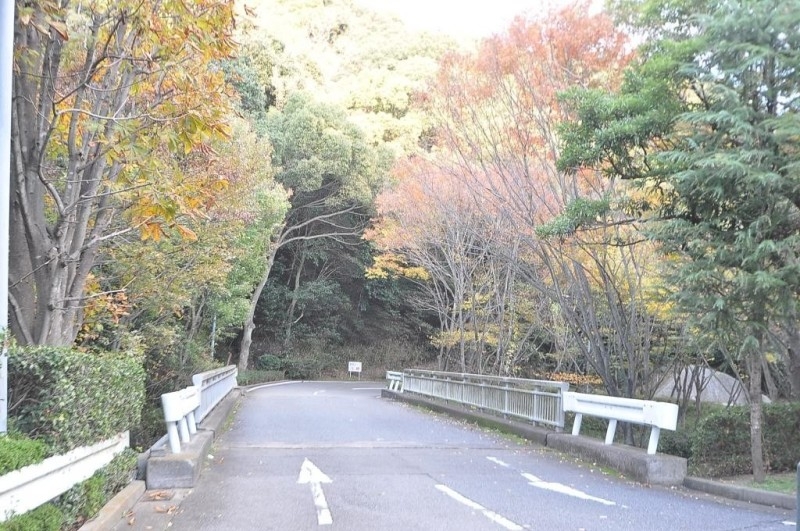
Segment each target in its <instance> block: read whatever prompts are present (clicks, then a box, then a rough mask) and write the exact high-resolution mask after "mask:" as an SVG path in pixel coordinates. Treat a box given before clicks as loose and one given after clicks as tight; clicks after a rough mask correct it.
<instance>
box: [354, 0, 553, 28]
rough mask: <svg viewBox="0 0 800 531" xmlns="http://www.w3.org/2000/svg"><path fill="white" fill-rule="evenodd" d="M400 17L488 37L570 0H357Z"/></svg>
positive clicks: (414, 23)
mask: <svg viewBox="0 0 800 531" xmlns="http://www.w3.org/2000/svg"><path fill="white" fill-rule="evenodd" d="M355 1H356V2H357V3H359V4H361V5H363V6H365V7H369V8H370V9H374V10H376V11H388V12H390V13H394V14H395V15H397V16H399V17H400V18H401V19H402V20H403V21H404V22H405V23H406V24H408V26H409V27H411V28H414V29H420V30H428V31H438V32H442V33H447V34H450V35H453V36H463V37H486V36H489V35H491V34H492V33H496V32H499V31H502V30H504V29H505V28H506V27H507V26H508V25H509V23H510V22H511V21H512V20H513V18H514V17H515V16H516V15H519V14H537V13H542V12H544V11H546V10H547V9H548V7H551V6H553V5H561V4H564V3H566V2H567V0H355Z"/></svg>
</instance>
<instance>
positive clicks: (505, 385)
mask: <svg viewBox="0 0 800 531" xmlns="http://www.w3.org/2000/svg"><path fill="white" fill-rule="evenodd" d="M503 415H508V382H504V383H503Z"/></svg>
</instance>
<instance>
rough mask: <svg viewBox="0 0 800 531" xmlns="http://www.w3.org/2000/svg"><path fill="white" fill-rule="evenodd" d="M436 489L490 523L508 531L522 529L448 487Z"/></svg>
mask: <svg viewBox="0 0 800 531" xmlns="http://www.w3.org/2000/svg"><path fill="white" fill-rule="evenodd" d="M436 488H437V489H438V490H439V491H441V492H444V493H445V494H447V495H448V496H450V497H451V498H453V499H454V500H456V501H457V502H459V503H463V504H464V505H466V506H467V507H469V508H470V509H474V510H476V511H480V512H481V513H483V516H485V517H486V518H488V519H489V520H491V521H492V522H494V523H496V524H498V525H501V526H503V527H504V528H506V529H508V530H510V531H522V529H523V527H522V526H521V525H518V524H515V523H514V522H512V521H511V520H509V519H507V518H505V517H503V516H500V515H499V514H497V513H496V512H494V511H490V510H489V509H487V508H486V507H484V506H483V505H481V504H479V503H477V502H474V501H472V500H470V499H469V498H466V497H464V496H462V495H461V494H459V493H457V492H456V491H454V490H453V489H451V488H450V487H447V486H445V485H436Z"/></svg>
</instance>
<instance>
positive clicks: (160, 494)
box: [147, 490, 175, 501]
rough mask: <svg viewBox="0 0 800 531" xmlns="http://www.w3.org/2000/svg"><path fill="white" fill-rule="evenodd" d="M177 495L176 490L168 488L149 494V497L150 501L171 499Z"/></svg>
mask: <svg viewBox="0 0 800 531" xmlns="http://www.w3.org/2000/svg"><path fill="white" fill-rule="evenodd" d="M174 495H175V493H174V492H171V491H168V490H156V491H153V492H149V493H148V494H147V499H148V500H150V501H162V500H171V499H172V497H173V496H174Z"/></svg>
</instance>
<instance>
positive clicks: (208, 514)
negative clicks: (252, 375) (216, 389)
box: [169, 381, 794, 531]
mask: <svg viewBox="0 0 800 531" xmlns="http://www.w3.org/2000/svg"><path fill="white" fill-rule="evenodd" d="M381 387H382V384H378V383H367V382H359V381H350V382H302V383H289V384H284V385H273V386H269V387H264V388H261V389H258V390H254V391H251V392H249V393H248V394H247V395H246V396H245V397H244V399H243V401H242V405H241V407H240V409H239V411H238V413H237V414H236V416H235V420H234V421H233V424H232V426H231V427H230V429H229V430H228V431H227V432H226V433H224V434H223V435H222V436H221V437H220V438H219V439H218V440H217V442H216V443H215V446H214V450H213V458H212V459H210V460H209V464H208V465H207V469H206V470H204V471H203V474H202V476H201V478H200V481H199V483H198V484H197V486H196V487H195V488H194V489H192V490H191V491H189V492H187V493H186V495H185V497H183V498H182V499H181V501H180V504H179V506H178V507H176V510H175V512H174V516H173V518H172V521H171V525H170V527H169V529H174V530H178V531H200V530H242V531H244V530H281V531H293V530H316V529H319V530H322V531H325V530H328V529H331V530H334V529H339V530H347V531H367V530H369V531H376V530H395V529H396V530H404V531H406V530H437V531H439V530H441V531H445V530H454V531H471V530H484V529H485V530H501V531H502V530H515V529H518V530H520V529H534V530H548V531H549V530H670V531H672V530H682V529H686V530H703V531H714V530H743V529H758V530H771V529H774V530H788V529H793V528H794V525H793V521H794V515H793V514H790V513H788V512H786V511H780V510H774V509H769V508H763V507H759V506H747V505H743V504H739V503H737V502H730V501H726V500H720V499H716V498H713V497H709V496H707V495H702V494H697V493H694V492H693V491H687V490H684V489H666V488H657V487H646V486H642V485H638V484H635V483H631V482H628V481H625V480H624V479H621V478H618V477H615V476H614V475H611V474H606V473H604V472H602V471H600V470H597V469H595V468H593V467H592V466H591V464H590V463H578V462H576V461H574V460H572V459H570V458H567V457H563V456H560V455H559V454H557V453H554V452H552V451H550V450H546V449H543V448H540V447H538V446H535V445H532V444H529V443H527V442H525V441H518V440H514V439H512V438H509V437H506V436H503V435H501V434H498V433H494V432H488V431H484V430H482V429H480V428H476V427H474V426H471V425H468V424H464V423H462V422H459V421H454V420H451V419H449V418H447V417H445V416H440V415H434V414H431V413H429V412H425V411H422V410H418V409H415V408H413V407H410V406H407V405H404V404H401V403H397V402H393V401H391V400H386V399H382V398H380V388H381ZM790 521H791V522H790ZM790 524H791V525H790Z"/></svg>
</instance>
